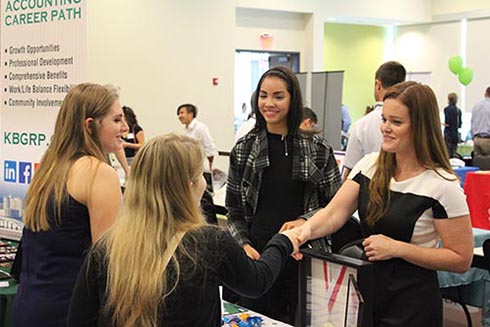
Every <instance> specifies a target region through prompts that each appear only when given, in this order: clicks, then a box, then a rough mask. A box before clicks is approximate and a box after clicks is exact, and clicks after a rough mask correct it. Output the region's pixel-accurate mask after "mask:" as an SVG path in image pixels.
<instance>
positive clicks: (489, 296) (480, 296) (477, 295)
mask: <svg viewBox="0 0 490 327" xmlns="http://www.w3.org/2000/svg"><path fill="white" fill-rule="evenodd" d="M473 238H474V247H475V250H474V255H473V263H472V267H473V268H470V269H469V270H468V271H467V272H465V273H464V274H457V273H451V272H447V271H438V272H437V275H438V278H439V287H440V288H450V287H457V288H458V291H459V293H460V298H461V300H462V302H463V303H465V304H469V305H472V306H475V307H480V308H482V326H490V274H489V273H488V270H487V269H480V268H485V266H484V265H482V262H483V261H482V252H481V246H482V245H483V242H484V241H485V240H486V239H489V238H490V231H489V230H483V229H479V228H473ZM478 267H479V268H478Z"/></svg>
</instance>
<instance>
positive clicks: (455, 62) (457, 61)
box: [449, 56, 463, 75]
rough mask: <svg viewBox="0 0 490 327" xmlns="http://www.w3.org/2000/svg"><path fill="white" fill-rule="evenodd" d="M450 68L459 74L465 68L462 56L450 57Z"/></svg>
mask: <svg viewBox="0 0 490 327" xmlns="http://www.w3.org/2000/svg"><path fill="white" fill-rule="evenodd" d="M449 70H450V71H451V72H452V73H453V74H456V75H458V74H459V73H460V72H461V71H462V70H463V59H461V57H460V56H454V57H451V58H449Z"/></svg>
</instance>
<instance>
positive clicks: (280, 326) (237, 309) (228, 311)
mask: <svg viewBox="0 0 490 327" xmlns="http://www.w3.org/2000/svg"><path fill="white" fill-rule="evenodd" d="M222 308H223V309H222V311H223V318H226V317H228V318H230V317H232V316H234V315H236V316H240V315H241V314H249V315H250V316H253V317H260V318H262V322H261V326H262V327H268V326H274V327H293V326H291V325H289V324H286V323H284V322H281V321H277V320H274V319H271V318H269V317H266V316H264V315H261V314H260V313H256V312H254V311H250V310H248V309H246V308H243V307H241V306H239V305H237V304H233V303H229V302H227V301H222ZM225 326H226V325H225Z"/></svg>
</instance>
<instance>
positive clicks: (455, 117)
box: [444, 93, 461, 158]
mask: <svg viewBox="0 0 490 327" xmlns="http://www.w3.org/2000/svg"><path fill="white" fill-rule="evenodd" d="M447 101H448V106H447V107H446V108H444V141H445V142H446V147H447V151H448V154H449V158H453V157H454V155H455V154H456V149H457V148H458V143H459V133H458V129H459V127H460V126H461V121H460V119H461V110H459V109H458V107H456V103H457V102H458V95H457V94H456V93H449V94H448V95H447Z"/></svg>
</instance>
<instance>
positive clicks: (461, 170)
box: [453, 166, 480, 187]
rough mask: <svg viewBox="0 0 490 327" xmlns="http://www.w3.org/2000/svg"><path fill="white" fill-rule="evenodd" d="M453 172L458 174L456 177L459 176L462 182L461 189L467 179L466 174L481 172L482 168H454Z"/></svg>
mask: <svg viewBox="0 0 490 327" xmlns="http://www.w3.org/2000/svg"><path fill="white" fill-rule="evenodd" d="M453 170H454V172H455V173H456V175H458V178H459V180H460V181H461V187H463V185H464V180H465V179H466V174H467V173H468V172H469V171H477V170H480V168H478V167H472V166H467V167H459V168H453Z"/></svg>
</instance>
